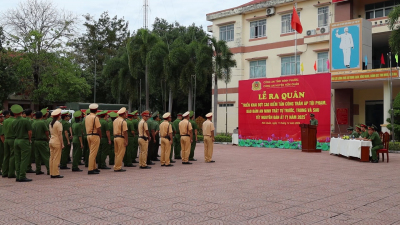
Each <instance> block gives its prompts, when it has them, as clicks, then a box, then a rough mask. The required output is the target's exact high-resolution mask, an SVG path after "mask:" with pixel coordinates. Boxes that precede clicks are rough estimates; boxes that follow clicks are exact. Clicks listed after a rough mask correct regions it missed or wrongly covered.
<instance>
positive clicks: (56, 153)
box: [49, 143, 62, 176]
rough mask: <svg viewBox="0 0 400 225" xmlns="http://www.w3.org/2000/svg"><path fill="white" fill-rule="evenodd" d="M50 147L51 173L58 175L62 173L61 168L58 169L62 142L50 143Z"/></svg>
mask: <svg viewBox="0 0 400 225" xmlns="http://www.w3.org/2000/svg"><path fill="white" fill-rule="evenodd" d="M49 147H50V175H51V176H58V175H60V170H59V169H58V164H60V160H61V152H62V149H61V144H58V143H49Z"/></svg>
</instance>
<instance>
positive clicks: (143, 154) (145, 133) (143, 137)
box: [138, 110, 151, 169]
mask: <svg viewBox="0 0 400 225" xmlns="http://www.w3.org/2000/svg"><path fill="white" fill-rule="evenodd" d="M149 117H150V112H149V111H147V110H146V111H144V112H142V120H141V121H140V122H139V125H138V129H139V148H140V154H139V165H140V167H139V168H140V169H150V168H151V167H150V166H148V165H147V164H146V163H147V150H148V149H147V148H148V146H149V141H151V137H150V133H149V127H148V125H147V123H146V121H147V120H148V119H149Z"/></svg>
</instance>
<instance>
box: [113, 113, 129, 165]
mask: <svg viewBox="0 0 400 225" xmlns="http://www.w3.org/2000/svg"><path fill="white" fill-rule="evenodd" d="M117 114H118V115H119V116H118V118H117V119H115V120H114V122H113V132H114V149H115V165H114V171H115V172H124V171H125V170H124V169H122V160H123V158H124V155H125V151H126V147H127V145H129V139H128V137H126V136H125V135H128V134H127V131H128V129H129V128H128V124H127V121H125V119H124V117H125V115H126V108H125V107H123V108H121V109H120V110H119V111H118V113H117ZM126 141H127V142H128V143H127V145H126Z"/></svg>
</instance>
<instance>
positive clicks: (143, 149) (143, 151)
mask: <svg viewBox="0 0 400 225" xmlns="http://www.w3.org/2000/svg"><path fill="white" fill-rule="evenodd" d="M148 147H149V141H148V140H147V141H145V140H144V139H143V138H139V150H140V153H139V166H141V167H145V166H147V148H148Z"/></svg>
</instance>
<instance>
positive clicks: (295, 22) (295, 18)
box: [291, 6, 303, 34]
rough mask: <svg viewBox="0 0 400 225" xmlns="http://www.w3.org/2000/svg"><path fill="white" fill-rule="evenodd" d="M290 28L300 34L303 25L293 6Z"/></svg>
mask: <svg viewBox="0 0 400 225" xmlns="http://www.w3.org/2000/svg"><path fill="white" fill-rule="evenodd" d="M291 25H292V29H293V30H296V31H297V32H299V33H300V34H301V33H303V26H301V22H300V18H299V15H297V11H296V8H295V7H294V6H293V15H292V23H291Z"/></svg>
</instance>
